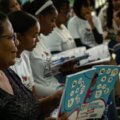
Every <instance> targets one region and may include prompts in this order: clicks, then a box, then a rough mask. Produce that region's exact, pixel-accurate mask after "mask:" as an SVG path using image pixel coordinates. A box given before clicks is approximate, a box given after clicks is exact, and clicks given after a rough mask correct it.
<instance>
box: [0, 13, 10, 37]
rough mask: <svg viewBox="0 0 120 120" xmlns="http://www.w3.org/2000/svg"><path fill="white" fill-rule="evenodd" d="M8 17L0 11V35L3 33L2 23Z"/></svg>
mask: <svg viewBox="0 0 120 120" xmlns="http://www.w3.org/2000/svg"><path fill="white" fill-rule="evenodd" d="M7 19H8V17H7V15H5V14H4V13H2V12H0V35H2V34H3V32H4V28H3V23H4V22H5V21H6V20H7Z"/></svg>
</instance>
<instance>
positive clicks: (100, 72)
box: [79, 65, 119, 120]
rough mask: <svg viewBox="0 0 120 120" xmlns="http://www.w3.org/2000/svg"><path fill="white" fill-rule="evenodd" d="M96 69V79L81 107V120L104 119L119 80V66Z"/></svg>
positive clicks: (101, 66)
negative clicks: (108, 103)
mask: <svg viewBox="0 0 120 120" xmlns="http://www.w3.org/2000/svg"><path fill="white" fill-rule="evenodd" d="M94 68H96V77H94V78H93V80H92V82H91V85H90V88H89V90H88V93H87V95H86V97H85V101H84V103H83V105H82V107H81V110H80V113H79V118H80V120H84V119H88V118H101V117H102V115H103V113H104V110H105V108H107V101H108V98H109V95H110V93H111V91H112V90H113V88H114V86H115V83H116V82H117V80H118V78H119V67H117V66H113V65H99V66H94Z"/></svg>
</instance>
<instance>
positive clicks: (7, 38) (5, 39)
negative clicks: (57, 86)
mask: <svg viewBox="0 0 120 120" xmlns="http://www.w3.org/2000/svg"><path fill="white" fill-rule="evenodd" d="M18 44H19V43H18V41H17V39H16V37H15V34H14V31H13V28H12V25H11V23H10V21H9V19H8V18H7V16H5V15H4V14H3V13H0V101H1V102H0V119H1V120H8V119H9V120H44V119H47V118H45V117H46V116H48V114H49V113H50V112H51V111H52V110H53V109H54V108H55V107H54V108H52V109H51V108H50V109H49V107H52V106H54V104H56V105H57V104H58V103H57V101H58V100H55V99H53V98H54V97H52V96H51V99H50V101H51V100H52V101H51V102H50V101H49V102H50V103H51V104H48V103H43V101H38V100H37V99H36V98H35V97H34V96H33V94H32V93H31V92H30V91H29V90H28V89H27V88H26V87H25V86H24V85H23V84H22V83H21V79H20V78H19V77H18V76H17V74H15V72H13V71H12V70H11V69H10V68H9V67H10V65H13V64H14V63H15V58H16V54H17V47H16V46H17V45H18ZM56 95H57V94H56ZM57 99H58V97H57ZM53 101H56V102H55V103H54V102H53ZM52 103H53V104H52ZM48 105H50V106H49V107H48ZM56 105H55V106H56ZM51 119H52V118H51ZM65 119H66V114H65V116H64V115H63V116H62V118H60V120H65ZM48 120H50V118H49V119H48Z"/></svg>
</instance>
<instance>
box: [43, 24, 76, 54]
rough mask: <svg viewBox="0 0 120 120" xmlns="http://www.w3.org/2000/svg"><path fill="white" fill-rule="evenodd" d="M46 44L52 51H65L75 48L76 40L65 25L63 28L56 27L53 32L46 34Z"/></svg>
mask: <svg viewBox="0 0 120 120" xmlns="http://www.w3.org/2000/svg"><path fill="white" fill-rule="evenodd" d="M45 44H46V45H47V46H48V48H49V50H50V51H61V52H62V51H65V50H69V49H72V48H75V47H76V46H75V42H74V39H73V38H72V36H71V35H70V32H69V31H68V29H67V28H66V26H65V25H63V24H62V25H61V29H60V28H58V27H55V28H54V29H53V31H52V33H51V34H49V35H48V36H46V39H45Z"/></svg>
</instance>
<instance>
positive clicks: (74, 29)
mask: <svg viewBox="0 0 120 120" xmlns="http://www.w3.org/2000/svg"><path fill="white" fill-rule="evenodd" d="M68 30H69V31H70V34H71V35H72V37H73V39H78V38H79V39H80V36H79V32H78V26H77V22H76V21H75V20H74V19H72V18H71V19H70V20H69V21H68Z"/></svg>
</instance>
